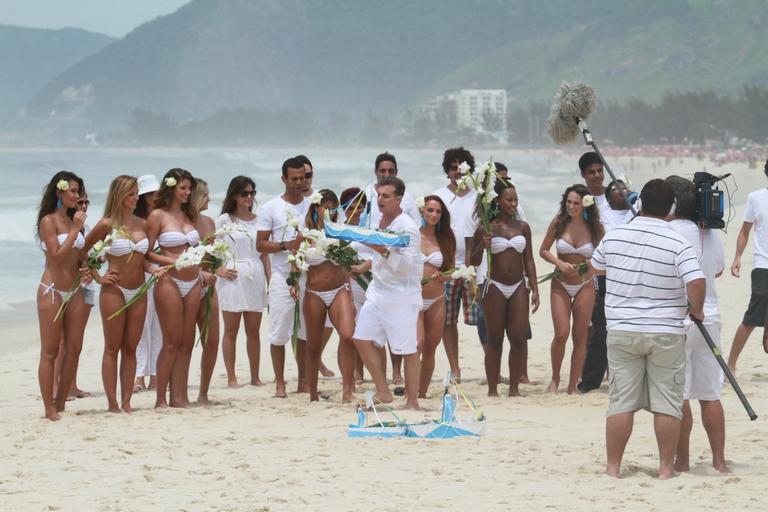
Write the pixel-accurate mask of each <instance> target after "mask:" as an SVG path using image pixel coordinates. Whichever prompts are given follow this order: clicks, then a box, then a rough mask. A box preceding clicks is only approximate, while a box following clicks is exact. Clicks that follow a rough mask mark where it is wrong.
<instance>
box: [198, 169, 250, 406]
mask: <svg viewBox="0 0 768 512" xmlns="http://www.w3.org/2000/svg"><path fill="white" fill-rule="evenodd" d="M189 200H190V202H191V203H192V205H193V206H194V207H195V210H197V211H199V212H204V211H206V210H207V209H208V203H209V201H210V197H209V196H208V183H207V182H206V181H205V180H201V179H200V178H195V189H194V191H193V192H192V195H191V196H190V199H189ZM195 229H196V230H197V232H198V233H200V234H201V236H202V237H203V240H204V241H205V242H206V243H211V242H212V238H213V235H214V233H215V232H216V224H215V223H214V221H213V219H212V218H210V217H208V216H207V215H203V214H200V215H198V216H197V220H196V221H195ZM255 240H256V239H255V238H254V242H253V243H254V245H255V244H256V241H255ZM200 282H201V284H202V287H201V288H200V308H199V309H198V310H197V327H198V329H199V330H200V335H201V336H202V334H203V332H202V331H203V325H204V323H205V317H206V314H205V313H206V312H205V310H206V299H205V296H206V294H207V293H208V290H209V289H212V293H213V295H212V296H211V311H210V317H209V319H208V320H209V322H208V337H207V339H206V340H204V341H203V342H201V344H202V345H203V354H202V356H201V358H200V390H199V391H198V394H197V403H199V404H204V405H207V404H208V403H210V401H209V400H208V388H210V386H211V377H213V368H214V367H215V366H216V355H217V353H218V351H219V296H218V294H217V293H216V276H215V275H214V274H213V269H212V268H210V265H207V264H206V265H204V266H203V269H202V270H201V272H200ZM189 356H190V357H191V356H192V353H191V352H190V353H189ZM190 364H191V361H190V362H188V363H187V364H186V368H187V371H189V367H190ZM186 380H187V379H186V378H185V381H186Z"/></svg>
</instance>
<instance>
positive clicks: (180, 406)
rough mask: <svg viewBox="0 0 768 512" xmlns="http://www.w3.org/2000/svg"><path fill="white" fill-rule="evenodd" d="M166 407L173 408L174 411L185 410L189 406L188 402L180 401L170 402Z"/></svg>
mask: <svg viewBox="0 0 768 512" xmlns="http://www.w3.org/2000/svg"><path fill="white" fill-rule="evenodd" d="M168 405H170V406H171V407H173V408H174V409H186V408H187V407H188V406H189V402H182V401H178V402H177V401H176V400H171V401H170V402H169V403H168Z"/></svg>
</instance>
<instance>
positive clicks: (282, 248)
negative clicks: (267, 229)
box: [280, 241, 286, 251]
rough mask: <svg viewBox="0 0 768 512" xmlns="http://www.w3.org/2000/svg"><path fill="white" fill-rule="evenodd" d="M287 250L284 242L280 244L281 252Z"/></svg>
mask: <svg viewBox="0 0 768 512" xmlns="http://www.w3.org/2000/svg"><path fill="white" fill-rule="evenodd" d="M285 249H286V247H285V242H284V241H282V242H280V250H281V251H284V250H285Z"/></svg>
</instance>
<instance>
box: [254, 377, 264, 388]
mask: <svg viewBox="0 0 768 512" xmlns="http://www.w3.org/2000/svg"><path fill="white" fill-rule="evenodd" d="M263 385H264V383H263V382H261V381H260V380H259V378H258V377H256V378H255V379H251V386H263Z"/></svg>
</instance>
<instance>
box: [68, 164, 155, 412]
mask: <svg viewBox="0 0 768 512" xmlns="http://www.w3.org/2000/svg"><path fill="white" fill-rule="evenodd" d="M138 199H139V187H138V184H137V181H136V178H134V177H132V176H118V177H117V178H115V179H114V180H112V183H111V184H110V186H109V192H108V193H107V202H106V205H105V206H104V217H103V218H102V219H101V220H100V221H99V222H98V223H97V224H96V225H95V226H94V228H93V229H92V230H91V232H90V233H89V234H88V237H87V238H86V240H85V247H84V248H83V252H84V253H87V252H88V251H89V250H91V248H93V251H92V254H91V259H94V260H96V261H99V260H101V261H104V259H106V261H107V263H108V264H109V270H108V271H107V272H106V274H105V275H104V276H103V277H102V276H101V275H99V273H98V271H96V270H95V269H93V270H92V274H93V277H94V278H95V279H96V281H97V282H98V283H100V284H101V294H100V296H99V306H100V309H101V320H102V323H103V326H104V353H103V355H102V359H101V380H102V382H103V383H104V393H105V394H106V396H107V407H108V409H109V412H120V410H121V408H122V410H123V411H125V412H131V396H132V395H133V385H134V379H135V376H136V347H137V346H138V344H139V338H141V332H142V330H143V328H144V317H145V316H146V311H147V299H146V296H142V297H141V298H140V299H138V300H137V301H135V302H133V304H131V305H130V306H129V307H128V308H127V309H125V311H124V312H123V313H122V314H120V315H118V316H116V317H114V318H111V319H110V317H111V316H112V314H113V313H115V312H116V311H118V310H119V309H120V308H122V307H123V306H125V305H126V304H127V303H129V301H131V299H133V298H134V297H135V296H136V295H137V294H138V292H139V290H140V288H141V286H142V285H143V284H144V270H145V267H146V268H149V266H148V264H146V260H145V257H146V254H147V252H148V250H149V244H148V240H147V226H146V224H147V223H146V221H145V220H144V219H142V218H141V217H137V216H136V215H134V213H133V212H134V210H135V209H136V203H137V201H138ZM118 354H119V355H120V357H121V360H120V367H119V368H120V370H119V376H120V402H119V403H118V401H117V380H118V364H117V358H118Z"/></svg>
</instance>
